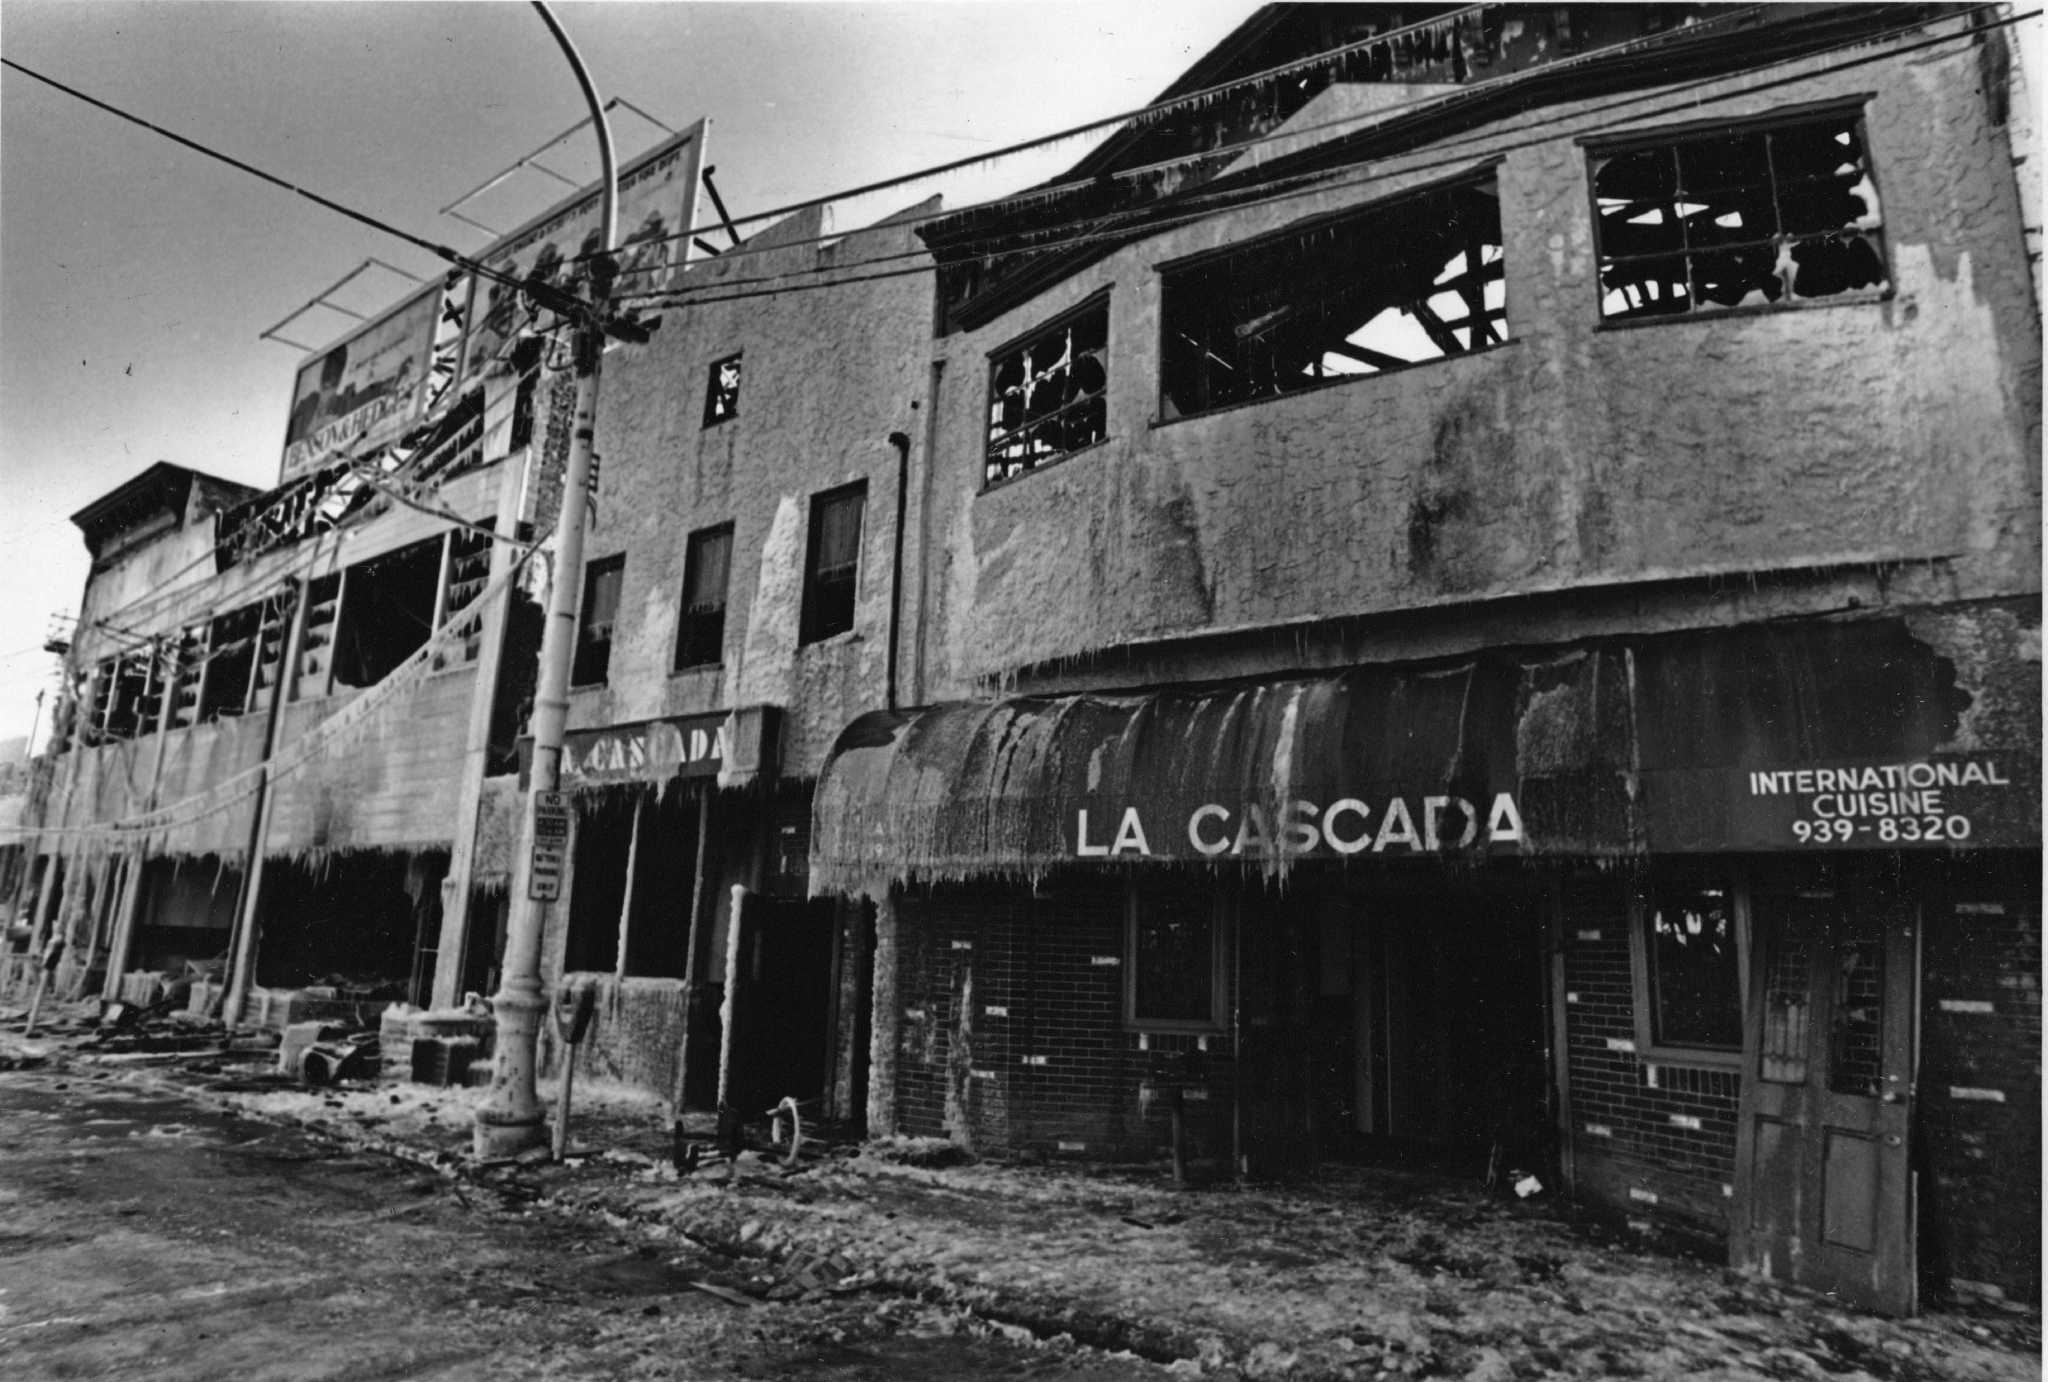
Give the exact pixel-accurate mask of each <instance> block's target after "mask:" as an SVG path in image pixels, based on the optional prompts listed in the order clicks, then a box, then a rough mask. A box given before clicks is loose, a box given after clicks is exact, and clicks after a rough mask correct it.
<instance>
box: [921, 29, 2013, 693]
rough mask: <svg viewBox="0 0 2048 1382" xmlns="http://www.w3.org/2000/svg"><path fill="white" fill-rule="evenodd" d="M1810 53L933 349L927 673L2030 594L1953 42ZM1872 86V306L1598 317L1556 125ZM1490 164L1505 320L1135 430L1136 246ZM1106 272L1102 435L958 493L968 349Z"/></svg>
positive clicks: (1471, 148) (974, 445) (1993, 287)
mask: <svg viewBox="0 0 2048 1382" xmlns="http://www.w3.org/2000/svg"><path fill="white" fill-rule="evenodd" d="M1828 62H1829V60H1827V59H1820V60H1814V61H1810V62H1807V63H1804V64H1800V65H1796V66H1788V67H1787V68H1785V69H1773V70H1772V72H1771V76H1772V77H1773V79H1777V78H1779V77H1782V76H1785V75H1787V74H1791V73H1798V72H1800V71H1802V70H1804V71H1807V72H1811V73H1813V75H1812V78H1811V80H1810V81H1803V82H1798V83H1796V84H1791V85H1784V84H1780V85H1777V86H1775V87H1774V88H1773V89H1771V90H1768V91H1763V92H1758V93H1755V94H1751V95H1745V96H1740V97H1738V98H1736V99H1732V100H1726V101H1713V100H1711V97H1712V96H1713V95H1714V94H1715V93H1716V91H1717V88H1714V87H1708V88H1705V89H1703V90H1700V91H1698V92H1694V91H1688V92H1687V95H1686V98H1685V100H1684V101H1683V102H1678V101H1674V100H1671V99H1668V98H1665V99H1658V98H1656V97H1654V96H1652V97H1647V98H1644V99H1642V100H1639V101H1631V102H1629V103H1627V104H1625V105H1623V106H1622V107H1621V108H1620V109H1618V110H1609V111H1607V112H1606V113H1599V114H1595V113H1588V114H1587V115H1586V117H1585V118H1584V119H1583V120H1565V121H1559V120H1557V119H1556V118H1555V116H1556V112H1555V111H1549V112H1544V113H1543V115H1542V120H1543V122H1544V123H1543V124H1542V125H1541V126H1540V127H1538V128H1535V129H1533V130H1530V131H1527V132H1521V133H1518V132H1517V129H1516V128H1515V127H1514V125H1513V124H1510V125H1507V126H1497V127H1494V128H1493V129H1492V130H1491V137H1490V138H1483V139H1479V140H1476V141H1473V142H1469V143H1467V142H1461V143H1460V145H1459V148H1458V150H1457V152H1456V154H1455V155H1435V156H1431V155H1428V154H1425V155H1424V156H1422V158H1420V159H1414V160H1398V159H1397V160H1388V161H1386V162H1385V163H1383V164H1381V165H1378V167H1380V168H1384V169H1386V170H1388V171H1387V173H1386V175H1385V176H1382V177H1377V178H1375V179H1374V180H1373V181H1372V182H1370V183H1368V184H1366V185H1364V186H1363V187H1362V188H1361V189H1356V190H1351V191H1344V192H1326V193H1321V194H1318V195H1314V196H1300V197H1293V198H1288V199H1285V200H1281V201H1278V202H1275V203H1273V204H1270V205H1266V206H1263V207H1259V208H1256V209H1252V210H1247V211H1243V212H1240V213H1235V214H1231V215H1227V216H1219V217H1216V218H1213V219H1210V220H1207V221H1204V222H1201V223H1198V224H1195V225H1191V226H1187V227H1185V228H1181V229H1176V230H1173V231H1169V232H1167V233H1164V234H1161V235H1158V236H1155V237H1153V238H1151V239H1149V240H1146V241H1144V242H1143V243H1141V244H1138V245H1135V246H1132V247H1130V248H1127V249H1125V250H1123V251H1121V252H1119V253H1118V254H1116V255H1115V256H1113V257H1111V258H1110V259H1108V260H1105V261H1104V262H1102V263H1100V264H1097V265H1095V266H1093V267H1091V268H1089V269H1087V270H1085V271H1083V272H1082V273H1080V274H1078V275H1077V276H1076V277H1075V278H1074V279H1072V280H1070V281H1069V282H1067V283H1065V284H1063V285H1061V286H1060V287H1058V288H1056V289H1054V290H1053V291H1051V292H1048V293H1046V294H1044V295H1042V296H1041V297H1039V298H1038V299H1036V300H1034V301H1033V302H1031V303H1029V304H1027V305H1025V306H1023V307H1021V308H1019V309H1016V310H1014V311H1012V312H1010V313H1008V314H1006V315H1004V316H1002V317H1000V318H998V319H997V320H996V321H994V322H992V323H990V324H989V325H988V326H986V327H984V328H982V329H980V330H977V331H974V332H968V333H962V334H959V335H956V336H954V337H951V338H949V339H947V340H946V341H944V342H942V343H941V350H942V354H943V359H944V361H945V367H946V368H945V376H944V385H945V387H944V391H943V395H942V399H941V402H940V403H939V405H938V406H939V409H940V412H939V427H938V429H937V441H936V445H935V447H934V455H933V457H932V465H933V477H932V505H931V510H930V513H929V515H928V518H927V520H926V521H927V523H928V525H929V532H930V542H931V544H932V548H933V554H934V561H933V566H932V568H931V570H930V572H929V580H930V602H929V605H928V606H927V607H926V608H925V609H923V610H922V611H920V620H921V626H922V628H923V630H924V637H925V639H926V640H927V642H926V646H925V649H924V652H925V665H926V667H927V669H928V674H927V676H926V677H925V679H924V684H923V685H921V686H920V688H919V691H920V698H921V699H924V700H934V699H943V698H946V697H948V696H958V695H965V694H971V693H972V692H973V691H975V690H976V689H977V687H978V685H979V684H981V683H984V682H985V681H986V679H989V678H992V677H1000V676H1001V675H1002V674H1003V673H1005V672H1006V671H1008V670H1011V669H1015V668H1018V667H1022V666H1028V665H1030V664H1034V663H1039V662H1044V661H1048V660H1056V659H1061V658H1066V657H1073V656H1076V655H1081V654H1085V653H1087V652H1089V651H1091V650H1097V649H1101V648H1105V647H1110V646H1114V645H1117V644H1120V643H1126V642H1131V641H1134V640H1143V639H1154V638H1160V637H1170V636H1180V635H1186V634H1193V633H1198V632H1203V631H1210V630H1226V629H1232V628H1242V627H1246V626H1256V625H1261V624H1271V623H1275V622H1280V621H1283V620H1294V621H1298V620H1301V619H1303V618H1305V617H1331V616H1341V615H1347V614H1372V613H1379V612H1385V611H1393V610H1401V609H1413V608H1419V607H1429V606H1432V605H1437V604H1445V603H1450V602H1468V601H1473V600H1485V599H1489V598H1493V597H1496V596H1501V595H1507V594H1517V593H1526V592H1530V591H1541V590H1569V589H1574V588H1580V587H1588V586H1596V585H1598V586H1608V585H1614V584H1622V583H1629V582H1638V581H1645V580H1652V579H1659V578H1665V577H1672V576H1685V575H1706V574H1712V573H1738V572H1740V573H1747V572H1752V571H1773V570H1784V569H1792V568H1801V567H1807V568H1814V567H1829V566H1836V565H1841V564H1845V563H1852V562H1894V561H1900V560H1905V559H1933V560H1936V561H1937V562H1938V563H1939V564H1940V565H1941V566H1942V567H1943V568H1944V573H1945V574H1944V580H1945V582H1946V585H1947V589H1946V592H1945V593H1947V594H1949V595H1952V596H1953V595H1962V596H1972V595H1996V594H2002V593H2013V592H2026V591H2037V590H2038V589H2039V575H2038V572H2039V560H2040V550H2039V528H2038V506H2039V473H2038V466H2037V461H2038V455H2039V406H2038V388H2037V385H2038V370H2039V331H2038V319H2037V317H2036V316H2035V313H2034V310H2033V307H2032V305H2031V294H2030V289H2029V276H2028V274H2029V271H2028V266H2027V262H2026V259H2025V256H2024V245H2023V241H2022V236H2021V233H2020V217H2019V211H2018V205H2017V198H2016V195H2015V192H2014V189H2013V178H2012V176H2011V171H2010V168H2009V167H2008V165H2007V162H2006V160H2007V158H2008V156H2009V151H2008V148H2007V145H2006V142H2005V138H2004V133H2003V131H2002V130H2000V129H1998V128H1996V127H1994V126H1992V125H1990V124H1989V123H1988V122H1987V120H1986V117H1985V115H1984V104H1983V100H1982V96H1981V93H1980V90H1979V85H1978V82H1979V75H1980V68H1979V65H1978V63H1977V62H1976V59H1975V57H1974V55H1973V53H1972V51H1971V50H1970V49H1969V48H1968V47H1966V46H1959V47H1956V48H1952V49H1939V50H1933V51H1923V52H1919V53H1916V54H1913V55H1911V56H1910V57H1902V58H1898V59H1895V60H1892V61H1889V62H1883V63H1878V64H1874V65H1869V66H1863V67H1860V68H1857V69H1854V70H1850V71H1844V72H1839V73H1832V74H1824V73H1821V72H1820V71H1819V69H1821V68H1823V67H1825V66H1827V65H1828ZM1740 84H1741V83H1739V82H1732V83H1727V84H1725V85H1724V86H1723V87H1721V88H1718V89H1721V90H1725V89H1729V88H1732V87H1735V86H1739V85H1740ZM1870 93H1874V94H1871V95H1870V100H1869V103H1868V106H1867V130H1868V140H1869V148H1870V151H1871V157H1872V160H1873V162H1874V166H1875V173H1876V179H1877V183H1878V187H1879V189H1880V192H1881V194H1882V204H1883V211H1884V220H1885V235H1886V242H1887V252H1888V254H1889V258H1890V269H1891V276H1892V286H1893V290H1894V291H1893V294H1892V296H1891V297H1890V298H1889V300H1886V301H1882V302H1859V303H1845V304H1840V305H1823V306H1817V307H1812V308H1806V309H1801V310H1787V311H1764V312H1759V313H1754V314H1745V315H1723V316H1719V317H1715V316H1711V315H1701V316H1697V317H1691V318H1680V319H1673V320H1666V321H1660V322H1657V323H1656V324H1654V325H1649V326H1642V327H1630V328H1625V329H1616V328H1605V329H1603V328H1602V327H1601V325H1600V322H1599V316H1598V289H1597V281H1596V272H1597V265H1596V258H1595V253H1594V245H1593V239H1592V227H1591V207H1590V196H1589V190H1588V173H1587V160H1586V154H1585V150H1584V148H1583V147H1581V146H1580V145H1579V144H1578V143H1577V142H1575V141H1576V137H1577V136H1579V135H1581V134H1585V133H1593V132H1598V133H1600V134H1603V135H1604V134H1612V133H1615V132H1619V131H1628V130H1635V129H1645V128H1651V127H1653V126H1655V125H1657V124H1664V123H1674V122H1680V121H1686V120H1693V119H1698V118H1700V117H1701V116H1702V115H1704V114H1706V113H1709V112H1711V113H1713V114H1715V115H1721V114H1725V115H1727V116H1729V117H1731V118H1739V117H1743V116H1750V115H1761V114H1768V113H1770V112H1772V111H1776V110H1783V109H1788V108H1792V107H1796V106H1799V105H1802V104H1804V103H1807V102H1812V101H1818V100H1822V99H1828V98H1836V97H1844V96H1854V95H1858V94H1870ZM1612 104H1613V103H1612V102H1611V101H1607V102H1603V103H1602V105H1603V106H1609V105H1612ZM1679 105H1682V106H1683V109H1682V110H1671V111H1669V113H1663V114H1657V115H1654V116H1652V115H1648V114H1635V112H1639V111H1640V112H1661V111H1665V110H1666V108H1668V107H1675V106H1679ZM1490 156H1498V157H1499V158H1500V159H1501V162H1500V165H1499V169H1498V179H1499V188H1500V196H1501V205H1502V229H1503V234H1504V239H1505V247H1506V255H1505V259H1506V274H1507V315H1508V322H1509V327H1510V334H1511V337H1512V340H1511V343H1509V344H1507V345H1505V346H1502V347H1499V348H1497V349H1495V350H1493V351H1491V352H1488V353H1485V354H1481V355H1476V356H1469V357H1464V358H1460V359H1453V360H1447V361H1440V362H1436V363H1430V364H1423V365H1418V366H1416V367H1413V368H1410V369H1406V370H1402V371H1399V372H1394V373H1389V374H1385V375H1380V376H1375V377H1371V378H1367V379H1363V380H1359V381H1356V382H1349V383H1345V384H1341V385H1337V386H1333V387H1328V388H1324V389H1321V390H1318V391H1314V392H1310V393H1304V394H1297V395H1294V396H1291V397H1288V398H1284V399H1274V400H1268V401H1264V402H1259V403H1254V404H1250V405H1246V406H1241V407H1238V408H1235V409H1232V410H1228V411H1224V412H1220V413H1215V414H1210V415H1206V416H1201V417H1196V418H1192V419H1185V420H1177V421H1174V422H1171V423H1165V424H1160V423H1157V422H1156V421H1155V419H1156V417H1157V415H1158V411H1159V403H1158V388H1159V361H1158V338H1159V330H1160V278H1159V275H1158V273H1157V272H1156V269H1155V266H1157V265H1159V264H1160V263H1162V262H1165V261H1170V260H1173V259H1175V258H1177V257H1179V256H1183V255H1187V254H1190V253H1194V252H1198V251H1201V250H1205V249H1210V248H1214V247H1218V246H1222V245H1227V244H1229V243H1232V242H1235V241H1238V240H1242V239H1245V238H1248V237H1250V236H1254V235H1257V234H1259V233H1262V232H1266V231H1270V230H1274V229H1277V228H1280V227H1282V226H1285V225H1288V224H1290V223H1293V222H1295V221H1298V220H1301V219H1304V218H1306V217H1309V216H1312V215H1317V214H1322V213H1326V212H1330V211H1333V210H1337V209H1341V208H1343V207H1345V206H1350V205H1360V204H1364V203H1366V202H1368V201H1373V200H1377V199H1380V198H1382V197H1385V196H1388V195H1391V194H1394V193H1396V192H1398V191H1400V190H1402V189H1404V188H1406V187H1411V186H1416V185H1421V184H1422V183H1424V182H1426V181H1428V180H1429V179H1440V178H1442V177H1445V176H1447V175H1449V174H1452V173H1455V172H1456V171H1458V170H1459V169H1460V168H1464V167H1471V166H1475V165H1477V164H1479V163H1481V162H1482V161H1484V160H1485V159H1487V158H1488V157H1490ZM1421 161H1426V162H1430V163H1432V164H1434V166H1433V167H1432V168H1431V169H1429V170H1428V171H1427V172H1423V173H1407V174H1403V173H1401V172H1400V171H1399V170H1400V169H1401V168H1402V167H1404V166H1412V165H1413V164H1414V163H1416V162H1421ZM1352 175H1353V176H1355V170H1353V174H1352ZM1104 287H1111V288H1112V293H1111V297H1110V347H1109V360H1110V364H1109V376H1110V382H1109V425H1108V431H1109V439H1108V440H1107V441H1105V442H1104V443H1102V444H1100V445H1098V446H1096V447H1093V448H1090V449H1088V450H1086V451H1085V452H1082V453H1080V454H1077V455H1075V456H1073V457H1072V458H1070V459H1068V460H1065V461H1063V462H1060V463H1058V464H1055V465H1053V466H1051V467H1050V468H1048V469H1045V470H1042V471H1039V472H1035V473H1032V474H1028V475H1025V476H1022V477H1020V478H1018V479H1015V480H1012V481H1010V482H1008V483H1006V484H1003V485H1000V486H998V487H996V488H994V489H991V490H988V491H987V492H983V489H982V451H983V441H984V433H985V427H986V388H987V370H988V365H987V356H988V353H989V351H990V350H992V349H994V348H996V347H998V346H1001V345H1003V344H1004V343H1006V342H1008V341H1010V340H1012V339H1013V338H1015V337H1016V336H1018V335H1019V334H1020V333H1022V332H1025V331H1027V330H1029V329H1030V328H1032V327H1033V326H1034V325H1036V324H1038V323H1041V322H1044V321H1046V320H1048V319H1050V318H1052V317H1053V316H1055V315H1057V314H1058V313H1059V312H1061V311H1063V310H1065V309H1066V308H1068V307H1070V306H1072V305H1073V304H1075V303H1077V302H1079V301H1081V300H1082V299H1084V298H1086V297H1087V296H1089V295H1090V294H1092V293H1095V292H1097V291H1099V290H1101V289H1102V288H1104Z"/></svg>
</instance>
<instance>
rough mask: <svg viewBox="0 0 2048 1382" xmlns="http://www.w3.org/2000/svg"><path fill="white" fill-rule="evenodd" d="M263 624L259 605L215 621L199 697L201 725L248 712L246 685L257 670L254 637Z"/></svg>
mask: <svg viewBox="0 0 2048 1382" xmlns="http://www.w3.org/2000/svg"><path fill="white" fill-rule="evenodd" d="M262 621H263V609H262V607H261V606H260V605H244V606H242V607H241V608H240V609H235V610H229V611H228V612H227V613H226V614H223V615H220V616H218V617H217V618H215V619H214V621H213V641H212V648H211V652H210V654H209V656H208V657H207V662H206V682H205V685H204V687H203V688H202V689H201V691H200V695H199V718H200V720H201V721H206V720H218V719H219V718H220V717H221V716H223V715H239V714H241V713H242V712H243V711H244V710H245V709H247V708H248V704H249V683H250V682H251V681H252V680H253V679H254V673H255V669H256V635H257V632H258V629H259V627H260V625H261V624H262Z"/></svg>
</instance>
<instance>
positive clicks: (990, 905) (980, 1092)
mask: <svg viewBox="0 0 2048 1382" xmlns="http://www.w3.org/2000/svg"><path fill="white" fill-rule="evenodd" d="M899 916H900V927H901V929H900V931H899V933H898V938H897V946H898V950H897V966H896V977H897V984H898V990H897V1001H898V1004H899V1005H900V1006H899V1011H900V1013H901V1021H902V1026H901V1029H900V1035H899V1041H898V1046H897V1060H898V1066H897V1080H896V1089H897V1109H896V1115H897V1116H896V1123H897V1128H898V1130H900V1131H902V1132H905V1133H911V1134H917V1135H923V1136H951V1137H953V1138H955V1139H956V1140H958V1141H961V1142H963V1143H966V1144H967V1145H970V1146H972V1147H974V1148H976V1149H977V1150H980V1151H984V1152H995V1151H1016V1152H1043V1153H1047V1154H1051V1155H1060V1154H1066V1155H1072V1156H1088V1157H1111V1158H1122V1157H1149V1156H1156V1155H1160V1154H1163V1152H1164V1150H1165V1148H1166V1146H1167V1143H1168V1138H1169V1131H1168V1130H1169V1127H1170V1114H1169V1113H1168V1106H1167V1099H1166V1098H1165V1097H1164V1096H1165V1093H1166V1090H1167V1088H1168V1086H1167V1085H1166V1084H1165V1083H1164V1079H1165V1072H1164V1070H1163V1069H1162V1063H1163V1062H1164V1061H1165V1060H1166V1059H1167V1058H1168V1057H1170V1055H1171V1054H1172V1053H1175V1052H1180V1051H1188V1050H1192V1049H1194V1048H1197V1047H1199V1046H1200V1045H1202V1043H1203V1041H1204V1040H1205V1038H1203V1037H1201V1036H1198V1035H1193V1034H1187V1033H1149V1032H1139V1031H1135V1030H1127V1029H1126V1027H1125V1025H1124V1022H1123V984H1124V975H1123V962H1124V892H1123V883H1122V880H1121V879H1120V878H1116V877H1112V876H1097V877H1094V878H1082V879H1076V880H1072V881H1066V882H1060V883H1056V884H1049V885H1045V886H1043V887H1041V888H1040V889H1039V891H1037V892H1036V893H1032V892H1028V891H1027V890H1026V888H1025V886H1024V885H1022V884H1016V885H1003V886H997V885H989V886H986V887H978V888H959V889H944V890H940V891H937V892H932V893H924V892H916V893H911V894H908V895H906V896H904V897H903V898H902V899H900V902H899ZM1206 1042H1207V1045H1208V1047H1209V1052H1208V1054H1207V1055H1206V1056H1205V1057H1203V1058H1202V1060H1201V1064H1200V1069H1199V1070H1197V1071H1193V1072H1190V1073H1189V1074H1187V1075H1185V1076H1184V1077H1183V1078H1182V1080H1181V1085H1182V1088H1183V1090H1184V1092H1185V1094H1186V1096H1187V1105H1186V1108H1187V1112H1186V1124H1187V1129H1188V1135H1189V1139H1190V1144H1191V1150H1192V1155H1194V1156H1197V1157H1205V1156H1216V1155H1222V1154H1226V1153H1227V1151H1228V1147H1229V1128H1230V1106H1229V1098H1230V1079H1229V1077H1230V1063H1229V1059H1228V1055H1227V1038H1226V1036H1225V1034H1223V1033H1221V1032H1218V1033H1216V1034H1214V1035H1212V1036H1209V1037H1207V1038H1206Z"/></svg>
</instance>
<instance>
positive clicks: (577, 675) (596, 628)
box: [569, 555, 626, 686]
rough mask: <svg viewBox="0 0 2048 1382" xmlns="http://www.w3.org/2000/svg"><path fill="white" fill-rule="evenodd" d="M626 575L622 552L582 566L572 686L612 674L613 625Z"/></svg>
mask: <svg viewBox="0 0 2048 1382" xmlns="http://www.w3.org/2000/svg"><path fill="white" fill-rule="evenodd" d="M625 577H626V558H625V557H624V556H623V555H620V556H616V557H605V558H603V559H601V560H599V561H594V562H591V563H590V564H589V565H588V566H586V567H584V568H583V617H582V618H581V619H580V620H578V621H577V623H576V659H575V663H574V665H573V666H571V668H570V669H569V684H570V685H571V686H602V685H603V684H604V682H605V679H606V678H607V677H608V676H610V675H611V665H612V629H613V627H614V626H615V625H616V624H617V623H618V620H619V586H620V584H621V583H622V582H623V581H624V580H625Z"/></svg>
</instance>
